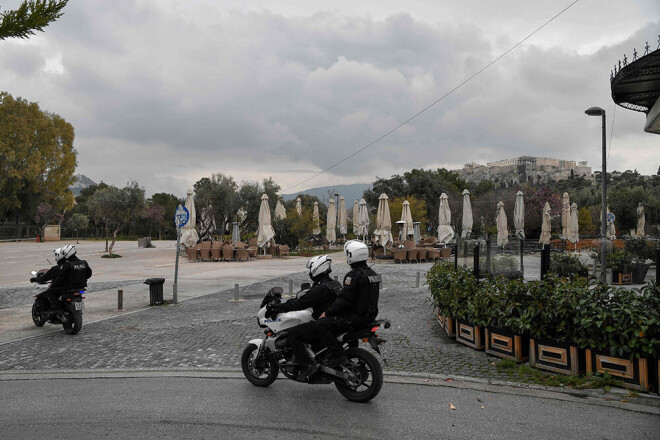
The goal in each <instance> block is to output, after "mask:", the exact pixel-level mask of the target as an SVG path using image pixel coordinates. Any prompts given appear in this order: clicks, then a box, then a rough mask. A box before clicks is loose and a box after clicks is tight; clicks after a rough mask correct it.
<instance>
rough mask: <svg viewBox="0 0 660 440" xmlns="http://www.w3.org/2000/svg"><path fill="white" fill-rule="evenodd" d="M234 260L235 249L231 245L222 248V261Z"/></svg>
mask: <svg viewBox="0 0 660 440" xmlns="http://www.w3.org/2000/svg"><path fill="white" fill-rule="evenodd" d="M233 258H234V247H233V246H232V245H230V244H226V245H224V246H222V261H231V260H232V259H233Z"/></svg>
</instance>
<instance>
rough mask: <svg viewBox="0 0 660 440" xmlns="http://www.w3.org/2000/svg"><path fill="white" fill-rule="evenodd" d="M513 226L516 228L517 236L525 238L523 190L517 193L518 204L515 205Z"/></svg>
mask: <svg viewBox="0 0 660 440" xmlns="http://www.w3.org/2000/svg"><path fill="white" fill-rule="evenodd" d="M513 226H514V227H515V228H516V236H517V237H519V238H523V239H524V238H525V199H524V198H523V193H522V191H518V192H517V193H516V204H515V206H514V207H513Z"/></svg>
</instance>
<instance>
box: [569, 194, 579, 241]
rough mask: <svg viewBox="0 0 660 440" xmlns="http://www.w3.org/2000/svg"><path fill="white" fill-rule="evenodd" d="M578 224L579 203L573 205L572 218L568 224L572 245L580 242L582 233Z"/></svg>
mask: <svg viewBox="0 0 660 440" xmlns="http://www.w3.org/2000/svg"><path fill="white" fill-rule="evenodd" d="M579 228H580V227H579V223H578V206H577V203H573V204H572V205H571V217H570V220H569V222H568V240H569V241H570V242H571V243H577V242H578V240H580V231H579Z"/></svg>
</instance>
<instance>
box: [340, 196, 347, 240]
mask: <svg viewBox="0 0 660 440" xmlns="http://www.w3.org/2000/svg"><path fill="white" fill-rule="evenodd" d="M347 232H348V215H347V214H346V202H345V201H344V197H343V196H341V197H339V233H340V234H342V235H346V233H347Z"/></svg>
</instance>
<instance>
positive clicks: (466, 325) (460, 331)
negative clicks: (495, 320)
mask: <svg viewBox="0 0 660 440" xmlns="http://www.w3.org/2000/svg"><path fill="white" fill-rule="evenodd" d="M485 339H486V338H485V333H484V328H483V327H479V326H478V325H474V324H472V323H471V322H469V321H466V320H464V319H460V318H459V319H457V320H456V341H457V342H460V343H461V344H465V345H467V346H468V347H472V348H474V349H475V350H483V349H484V340H485Z"/></svg>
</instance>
